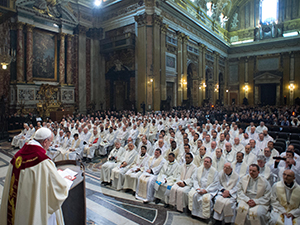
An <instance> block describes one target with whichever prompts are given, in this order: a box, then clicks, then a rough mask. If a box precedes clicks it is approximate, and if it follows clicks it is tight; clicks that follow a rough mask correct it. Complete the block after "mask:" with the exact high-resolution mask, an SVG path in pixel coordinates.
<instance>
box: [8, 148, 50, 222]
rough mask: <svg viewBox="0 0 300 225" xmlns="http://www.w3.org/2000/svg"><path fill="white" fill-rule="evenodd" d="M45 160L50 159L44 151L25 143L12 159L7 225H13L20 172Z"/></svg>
mask: <svg viewBox="0 0 300 225" xmlns="http://www.w3.org/2000/svg"><path fill="white" fill-rule="evenodd" d="M45 159H50V158H49V157H48V156H47V155H46V150H45V149H43V148H42V147H40V146H38V145H28V144H27V143H26V144H25V145H24V147H23V148H21V149H20V150H19V151H18V152H17V153H16V154H15V155H14V157H13V158H12V160H11V161H10V163H11V164H12V166H13V170H12V175H11V182H10V188H9V196H8V204H7V224H8V225H14V218H15V210H16V204H17V197H18V196H17V193H18V184H19V176H20V172H21V170H25V169H26V168H29V167H33V166H35V165H37V164H39V163H40V162H42V161H44V160H45Z"/></svg>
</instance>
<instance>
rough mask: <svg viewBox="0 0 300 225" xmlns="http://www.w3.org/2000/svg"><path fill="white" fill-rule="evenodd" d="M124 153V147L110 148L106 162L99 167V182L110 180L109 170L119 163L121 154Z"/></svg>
mask: <svg viewBox="0 0 300 225" xmlns="http://www.w3.org/2000/svg"><path fill="white" fill-rule="evenodd" d="M124 153H125V149H124V148H123V147H120V148H119V149H117V148H114V149H113V150H111V152H110V153H109V155H108V157H107V162H106V163H104V164H103V165H102V167H101V171H100V172H101V175H100V180H101V182H110V177H111V170H112V169H113V168H114V167H116V165H117V163H121V160H122V156H123V154H124Z"/></svg>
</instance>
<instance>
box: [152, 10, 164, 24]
mask: <svg viewBox="0 0 300 225" xmlns="http://www.w3.org/2000/svg"><path fill="white" fill-rule="evenodd" d="M152 19H153V21H152V22H153V24H154V25H158V26H160V25H161V24H162V19H163V18H162V17H161V16H160V15H157V14H156V13H155V14H153V17H152Z"/></svg>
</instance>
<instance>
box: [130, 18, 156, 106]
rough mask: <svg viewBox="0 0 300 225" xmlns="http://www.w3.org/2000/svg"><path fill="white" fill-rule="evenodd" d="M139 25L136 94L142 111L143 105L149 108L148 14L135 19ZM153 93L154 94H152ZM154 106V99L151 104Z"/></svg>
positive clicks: (137, 103) (137, 102)
mask: <svg viewBox="0 0 300 225" xmlns="http://www.w3.org/2000/svg"><path fill="white" fill-rule="evenodd" d="M134 19H135V21H136V23H137V41H136V48H135V49H136V56H137V65H138V66H137V76H136V77H137V79H136V90H137V91H136V93H137V95H136V96H137V97H136V99H137V101H136V107H137V109H138V111H141V104H142V103H145V104H146V107H147V106H148V104H149V103H150V102H149V99H147V98H146V96H147V95H146V93H147V71H146V65H147V64H146V19H147V14H146V13H144V14H141V15H137V16H135V17H134ZM151 93H152V92H151ZM151 104H152V99H151V103H150V105H151Z"/></svg>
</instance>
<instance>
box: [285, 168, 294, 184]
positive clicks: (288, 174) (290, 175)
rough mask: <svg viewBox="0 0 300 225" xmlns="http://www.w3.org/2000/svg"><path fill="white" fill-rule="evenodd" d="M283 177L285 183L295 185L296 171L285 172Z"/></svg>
mask: <svg viewBox="0 0 300 225" xmlns="http://www.w3.org/2000/svg"><path fill="white" fill-rule="evenodd" d="M282 177H283V181H284V183H285V184H288V185H290V184H293V183H294V180H295V173H294V171H292V170H285V171H284V172H283V175H282Z"/></svg>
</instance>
